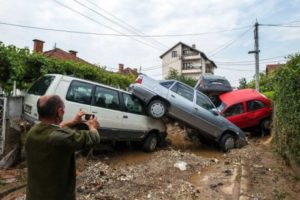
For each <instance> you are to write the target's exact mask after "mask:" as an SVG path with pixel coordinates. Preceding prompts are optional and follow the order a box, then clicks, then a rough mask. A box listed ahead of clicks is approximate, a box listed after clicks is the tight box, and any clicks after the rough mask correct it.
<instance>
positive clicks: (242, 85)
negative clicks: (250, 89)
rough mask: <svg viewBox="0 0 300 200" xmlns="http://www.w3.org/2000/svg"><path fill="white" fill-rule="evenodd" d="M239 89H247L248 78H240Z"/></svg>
mask: <svg viewBox="0 0 300 200" xmlns="http://www.w3.org/2000/svg"><path fill="white" fill-rule="evenodd" d="M239 84H240V85H239V87H238V88H239V89H245V88H247V80H246V78H241V79H240V80H239Z"/></svg>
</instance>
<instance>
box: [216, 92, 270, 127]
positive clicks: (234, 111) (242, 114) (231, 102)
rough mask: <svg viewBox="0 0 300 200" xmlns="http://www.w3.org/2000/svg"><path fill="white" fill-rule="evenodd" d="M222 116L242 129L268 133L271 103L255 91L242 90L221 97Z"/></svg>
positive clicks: (220, 108)
mask: <svg viewBox="0 0 300 200" xmlns="http://www.w3.org/2000/svg"><path fill="white" fill-rule="evenodd" d="M219 98H220V100H221V101H222V103H221V105H220V106H219V107H218V108H219V110H220V112H221V115H223V116H224V117H226V118H227V119H228V120H229V121H231V122H232V123H234V124H235V125H236V126H238V127H240V128H241V129H248V128H252V127H258V128H260V129H261V130H263V131H268V130H269V129H270V124H271V116H272V105H271V101H270V100H269V99H268V98H266V97H265V96H264V95H262V94H261V93H259V92H257V91H256V90H254V89H242V90H236V91H232V92H228V93H225V94H221V95H220V96H219Z"/></svg>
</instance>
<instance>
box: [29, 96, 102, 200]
mask: <svg viewBox="0 0 300 200" xmlns="http://www.w3.org/2000/svg"><path fill="white" fill-rule="evenodd" d="M64 107H65V106H64V102H63V101H62V100H61V98H60V97H59V96H58V95H47V96H42V97H40V98H39V100H38V102H37V110H38V114H39V121H40V123H38V124H36V125H35V126H34V127H32V128H31V130H30V131H29V133H28V136H27V140H26V143H25V152H26V159H27V166H28V174H27V176H28V182H27V194H26V199H27V200H75V199H76V196H75V187H76V168H75V151H78V150H80V149H84V148H87V147H91V146H93V145H95V144H97V143H99V142H100V136H99V133H98V131H97V129H98V128H99V127H100V125H99V122H98V121H97V119H96V118H93V117H91V118H90V119H89V120H88V121H86V122H85V123H86V125H87V126H88V127H89V130H80V131H77V130H73V129H70V127H72V126H74V125H76V124H79V123H82V122H83V121H82V116H83V115H85V112H84V111H79V112H78V113H77V115H76V116H75V117H74V118H73V119H71V120H69V121H65V122H63V116H64Z"/></svg>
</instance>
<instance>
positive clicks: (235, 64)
mask: <svg viewBox="0 0 300 200" xmlns="http://www.w3.org/2000/svg"><path fill="white" fill-rule="evenodd" d="M285 61H286V60H274V61H265V62H260V63H261V64H270V63H280V62H285ZM254 64H255V62H251V63H250V62H249V63H218V65H227V66H253V65H254Z"/></svg>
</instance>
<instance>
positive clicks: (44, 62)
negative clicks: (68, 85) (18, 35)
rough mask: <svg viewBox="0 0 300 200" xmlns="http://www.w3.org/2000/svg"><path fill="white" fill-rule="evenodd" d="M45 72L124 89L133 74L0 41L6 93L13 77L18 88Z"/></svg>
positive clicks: (0, 79)
mask: <svg viewBox="0 0 300 200" xmlns="http://www.w3.org/2000/svg"><path fill="white" fill-rule="evenodd" d="M48 73H57V74H64V75H72V76H75V77H78V78H83V79H87V80H91V81H95V82H99V83H103V84H106V85H111V86H114V87H119V88H122V89H126V88H127V87H128V85H129V84H130V83H132V82H134V80H135V78H136V77H134V76H127V75H122V74H118V73H114V72H109V71H106V70H105V69H103V68H101V67H100V66H95V65H90V64H85V63H80V62H76V61H64V60H57V59H52V58H48V57H45V56H43V55H41V54H37V53H33V54H30V51H29V49H27V48H23V49H20V48H16V47H15V46H13V45H10V46H5V45H4V44H3V43H2V42H0V85H1V86H2V88H3V89H4V91H6V93H7V94H9V93H10V91H12V88H13V83H14V81H16V83H17V88H18V89H21V90H23V89H27V88H29V87H30V85H31V84H32V83H33V81H34V80H36V79H38V78H39V77H40V76H43V75H44V74H48Z"/></svg>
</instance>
